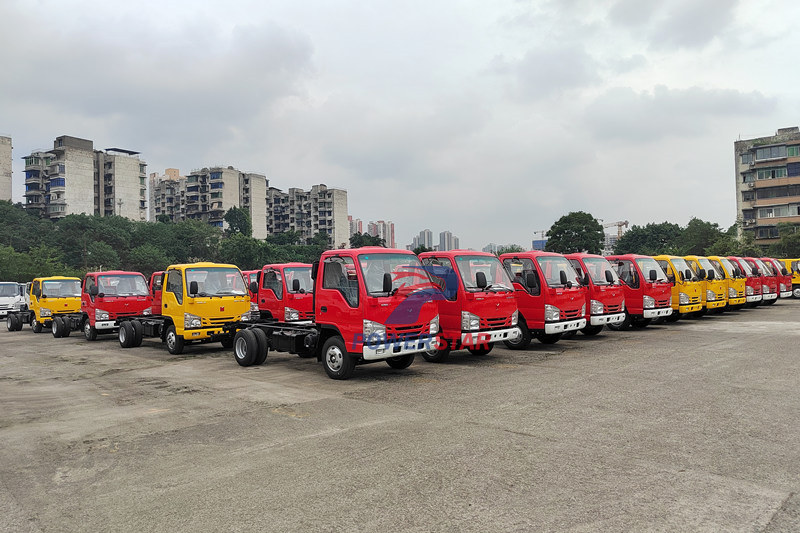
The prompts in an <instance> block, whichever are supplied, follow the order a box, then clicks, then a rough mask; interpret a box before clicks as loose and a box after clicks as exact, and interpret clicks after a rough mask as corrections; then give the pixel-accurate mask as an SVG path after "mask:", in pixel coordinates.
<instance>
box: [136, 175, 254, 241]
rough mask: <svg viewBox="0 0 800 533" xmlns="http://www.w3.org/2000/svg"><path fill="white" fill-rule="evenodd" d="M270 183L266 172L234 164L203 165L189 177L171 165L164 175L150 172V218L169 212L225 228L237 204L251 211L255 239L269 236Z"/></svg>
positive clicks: (178, 217)
mask: <svg viewBox="0 0 800 533" xmlns="http://www.w3.org/2000/svg"><path fill="white" fill-rule="evenodd" d="M267 185H268V181H267V178H266V176H264V175H263V174H256V173H252V172H241V171H239V170H237V169H235V168H234V167H232V166H228V167H208V168H202V169H199V170H194V171H192V172H191V173H190V174H189V175H188V176H186V177H182V176H180V172H179V171H178V170H177V169H174V168H168V169H166V171H165V175H164V176H159V175H158V174H151V175H150V204H151V208H150V220H158V219H159V217H161V216H162V215H166V216H167V217H169V219H170V220H172V221H173V222H179V221H181V220H187V219H195V220H202V221H203V222H206V223H208V224H211V225H212V226H216V227H219V228H222V229H225V228H226V223H225V219H224V217H225V213H227V212H228V210H229V209H230V208H232V207H237V208H243V209H247V210H248V211H249V213H250V220H251V222H252V227H253V238H256V239H265V238H266V237H267V202H266V197H267Z"/></svg>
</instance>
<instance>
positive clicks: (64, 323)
mask: <svg viewBox="0 0 800 533" xmlns="http://www.w3.org/2000/svg"><path fill="white" fill-rule="evenodd" d="M71 333H72V321H71V320H70V319H69V318H62V319H61V336H62V337H69V336H70V334H71Z"/></svg>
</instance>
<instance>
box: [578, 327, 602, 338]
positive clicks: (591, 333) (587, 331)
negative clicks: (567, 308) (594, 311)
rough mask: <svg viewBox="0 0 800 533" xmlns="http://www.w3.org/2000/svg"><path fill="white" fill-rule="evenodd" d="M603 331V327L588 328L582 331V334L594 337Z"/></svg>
mask: <svg viewBox="0 0 800 533" xmlns="http://www.w3.org/2000/svg"><path fill="white" fill-rule="evenodd" d="M601 331H603V326H586V327H585V328H583V329H582V330H581V333H583V334H584V335H586V336H587V337H592V336H594V335H597V334H598V333H600V332H601Z"/></svg>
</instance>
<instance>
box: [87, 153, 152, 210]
mask: <svg viewBox="0 0 800 533" xmlns="http://www.w3.org/2000/svg"><path fill="white" fill-rule="evenodd" d="M94 157H95V164H94V173H95V176H94V212H95V213H100V214H101V215H103V216H112V215H118V216H121V217H125V218H129V219H131V220H147V200H148V198H147V173H146V172H147V163H145V162H144V161H142V160H140V159H139V152H133V151H131V150H123V149H122V148H108V149H106V150H105V151H101V150H96V151H95V152H94Z"/></svg>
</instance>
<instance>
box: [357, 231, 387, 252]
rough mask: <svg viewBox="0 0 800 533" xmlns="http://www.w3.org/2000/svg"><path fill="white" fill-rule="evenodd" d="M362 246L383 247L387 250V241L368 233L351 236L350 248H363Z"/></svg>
mask: <svg viewBox="0 0 800 533" xmlns="http://www.w3.org/2000/svg"><path fill="white" fill-rule="evenodd" d="M362 246H383V247H384V248H386V240H385V239H383V238H381V237H378V236H374V235H370V234H368V233H358V232H356V233H354V234H353V235H351V236H350V248H361V247H362Z"/></svg>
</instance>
